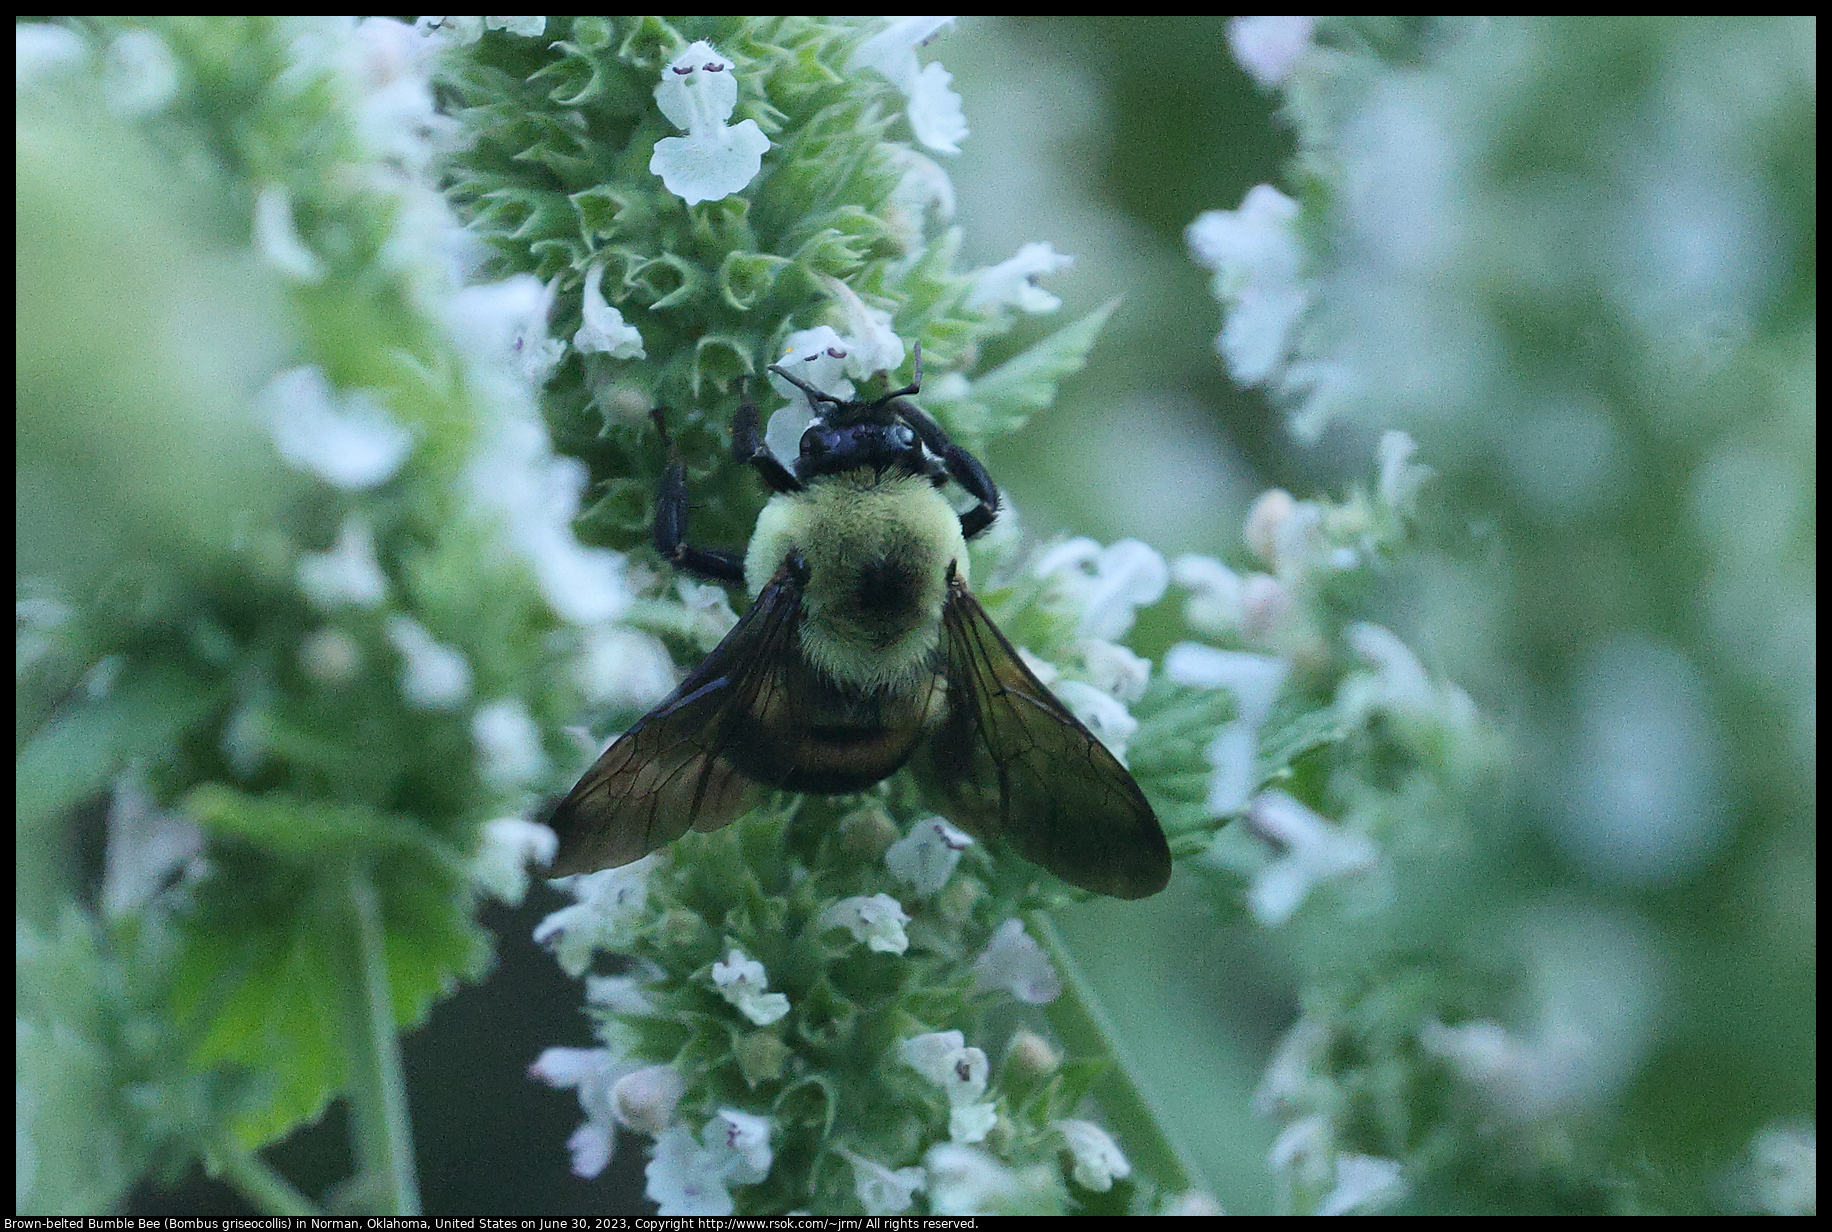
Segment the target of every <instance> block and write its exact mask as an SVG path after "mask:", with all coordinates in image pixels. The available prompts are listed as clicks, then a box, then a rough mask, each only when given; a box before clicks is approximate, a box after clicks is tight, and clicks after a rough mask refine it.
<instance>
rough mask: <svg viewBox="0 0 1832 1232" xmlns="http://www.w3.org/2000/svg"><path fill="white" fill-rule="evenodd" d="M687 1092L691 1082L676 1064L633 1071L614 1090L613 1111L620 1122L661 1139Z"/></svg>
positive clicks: (638, 1131) (613, 1087)
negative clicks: (683, 1076) (684, 1076)
mask: <svg viewBox="0 0 1832 1232" xmlns="http://www.w3.org/2000/svg"><path fill="white" fill-rule="evenodd" d="M686 1092H687V1082H686V1080H685V1079H684V1078H682V1077H681V1073H680V1071H679V1070H677V1069H675V1068H674V1066H672V1065H649V1066H645V1067H644V1068H642V1069H638V1070H632V1071H631V1072H629V1073H627V1074H625V1075H624V1076H623V1077H621V1078H619V1079H618V1080H617V1082H616V1084H615V1085H613V1086H612V1087H611V1109H612V1111H613V1112H615V1113H616V1114H617V1119H618V1120H619V1121H620V1122H622V1123H623V1124H625V1125H628V1126H629V1127H630V1128H631V1129H633V1130H635V1131H636V1132H637V1133H639V1134H648V1135H649V1136H650V1137H651V1138H654V1137H657V1136H659V1135H660V1134H661V1133H662V1131H664V1130H666V1129H667V1128H668V1126H669V1125H670V1124H671V1123H672V1122H673V1120H674V1109H675V1107H676V1106H677V1105H678V1104H679V1103H680V1102H681V1096H682V1095H684V1094H686Z"/></svg>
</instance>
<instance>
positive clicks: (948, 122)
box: [846, 17, 967, 154]
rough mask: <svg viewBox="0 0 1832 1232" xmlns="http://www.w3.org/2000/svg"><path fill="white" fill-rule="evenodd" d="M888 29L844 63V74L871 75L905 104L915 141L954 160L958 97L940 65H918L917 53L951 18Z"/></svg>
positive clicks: (959, 125)
mask: <svg viewBox="0 0 1832 1232" xmlns="http://www.w3.org/2000/svg"><path fill="white" fill-rule="evenodd" d="M887 20H890V22H891V24H890V26H889V27H888V28H886V29H884V30H882V31H880V32H879V33H877V34H875V35H873V36H872V37H871V38H869V39H867V40H866V41H865V42H864V43H862V44H861V45H860V46H859V49H858V50H857V51H855V52H853V53H852V58H851V59H850V60H848V61H847V62H846V71H847V72H849V73H851V72H856V71H857V70H859V69H867V68H868V69H872V70H873V71H875V72H877V73H879V74H880V75H882V76H883V77H884V78H885V79H886V80H887V81H889V82H890V83H891V84H892V85H894V86H896V87H897V89H899V90H900V91H902V92H903V96H904V97H905V98H906V99H908V100H909V106H908V112H909V117H910V129H911V131H913V132H914V133H915V134H916V140H918V141H920V142H922V143H923V144H924V145H926V146H928V147H929V148H930V149H931V150H938V151H940V152H941V153H943V154H959V153H960V152H961V148H960V143H961V141H963V140H964V139H965V138H966V136H967V117H966V116H965V115H964V114H963V113H962V111H961V96H960V95H958V94H956V93H955V92H954V91H953V90H951V89H949V88H948V83H949V82H951V81H953V80H954V75H953V74H952V73H950V72H948V70H947V69H945V68H943V67H942V66H941V65H940V64H930V65H928V66H926V67H925V66H923V65H921V64H918V63H917V60H916V48H917V47H919V46H921V45H922V44H923V43H925V42H927V41H928V40H929V39H930V38H932V37H934V35H935V33H936V32H937V31H939V30H940V29H941V28H942V27H943V26H948V25H952V24H954V18H952V17H905V18H903V19H901V20H897V19H887Z"/></svg>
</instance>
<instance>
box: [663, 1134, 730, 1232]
mask: <svg viewBox="0 0 1832 1232" xmlns="http://www.w3.org/2000/svg"><path fill="white" fill-rule="evenodd" d="M724 1163H725V1160H724V1159H723V1158H722V1157H721V1156H720V1155H718V1154H717V1153H715V1152H714V1151H712V1150H710V1149H709V1148H707V1147H705V1146H702V1145H701V1144H700V1143H699V1142H697V1141H695V1140H694V1136H693V1133H692V1131H690V1130H688V1129H687V1128H686V1127H685V1126H681V1125H676V1126H674V1127H673V1128H672V1129H669V1130H668V1131H667V1132H666V1133H664V1134H662V1135H661V1137H659V1138H657V1139H656V1140H655V1156H654V1158H652V1159H651V1160H649V1164H648V1166H647V1167H645V1168H644V1169H643V1175H644V1176H646V1177H648V1184H647V1185H646V1186H645V1187H644V1190H643V1191H644V1192H645V1193H647V1194H648V1195H649V1200H650V1201H652V1202H654V1203H656V1204H657V1205H659V1206H660V1207H661V1211H660V1213H661V1214H663V1215H729V1214H731V1213H732V1211H733V1209H734V1207H733V1206H732V1196H731V1194H729V1193H727V1192H726V1191H725V1175H724V1167H723V1165H724Z"/></svg>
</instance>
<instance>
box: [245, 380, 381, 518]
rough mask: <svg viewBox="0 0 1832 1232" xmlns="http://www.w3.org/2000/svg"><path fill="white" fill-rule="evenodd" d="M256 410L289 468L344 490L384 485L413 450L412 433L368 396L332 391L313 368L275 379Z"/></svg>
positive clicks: (264, 391) (374, 399) (264, 392)
mask: <svg viewBox="0 0 1832 1232" xmlns="http://www.w3.org/2000/svg"><path fill="white" fill-rule="evenodd" d="M260 408H261V413H262V415H263V417H264V418H265V419H266V421H267V426H268V430H269V431H270V432H271V433H272V435H273V440H274V447H275V448H276V449H278V450H279V452H280V456H281V457H282V458H284V459H285V460H286V462H287V463H288V465H291V466H294V467H297V468H298V469H300V470H304V471H310V472H311V473H312V474H314V475H317V476H318V477H319V478H320V479H323V480H324V481H325V482H326V483H329V484H331V485H332V486H333V487H338V488H343V489H345V490H346V491H363V490H365V489H368V488H373V487H376V486H378V485H380V484H383V483H386V482H388V480H389V479H391V478H392V477H393V476H394V473H395V472H396V471H398V470H399V469H400V468H401V463H402V462H404V461H406V460H407V455H408V453H409V452H410V451H411V450H412V449H413V433H411V432H410V431H408V430H407V429H406V428H405V427H403V426H402V425H401V424H400V423H399V422H397V421H396V420H395V419H394V417H393V416H392V415H390V414H389V413H388V411H387V410H386V409H384V408H383V406H382V405H381V403H380V402H378V401H377V400H376V398H375V396H374V395H373V394H371V393H370V392H368V391H367V390H362V389H353V390H350V391H348V392H346V393H342V394H338V393H336V392H334V391H333V390H332V389H331V386H330V382H328V381H327V380H325V376H324V372H323V370H322V369H320V368H319V367H318V366H317V365H315V364H308V365H306V366H304V367H299V368H294V369H291V370H290V371H287V372H283V373H281V374H280V375H279V376H277V377H275V378H274V379H273V380H272V381H270V382H269V383H268V385H267V388H266V389H264V390H263V391H262V392H261V395H260Z"/></svg>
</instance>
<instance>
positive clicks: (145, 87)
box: [102, 30, 179, 118]
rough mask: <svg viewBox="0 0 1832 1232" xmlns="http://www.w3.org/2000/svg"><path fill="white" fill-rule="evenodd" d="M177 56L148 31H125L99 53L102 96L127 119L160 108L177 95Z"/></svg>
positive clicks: (114, 109)
mask: <svg viewBox="0 0 1832 1232" xmlns="http://www.w3.org/2000/svg"><path fill="white" fill-rule="evenodd" d="M178 85H179V76H178V58H177V57H176V56H174V55H173V54H172V49H171V48H170V47H167V46H166V45H165V40H164V39H162V38H160V37H159V36H158V35H157V34H154V33H153V32H152V31H151V30H128V31H125V32H123V33H121V34H119V35H117V36H116V37H115V39H114V41H113V42H111V43H110V44H108V50H107V51H106V52H105V53H103V56H102V97H103V99H104V100H106V102H107V103H108V106H109V109H110V110H112V111H113V112H115V114H117V115H123V116H127V117H130V118H133V117H137V116H144V115H151V114H153V113H154V112H156V111H163V110H164V109H165V105H166V104H167V103H169V102H171V101H172V100H173V99H174V98H176V97H177V96H178Z"/></svg>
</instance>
